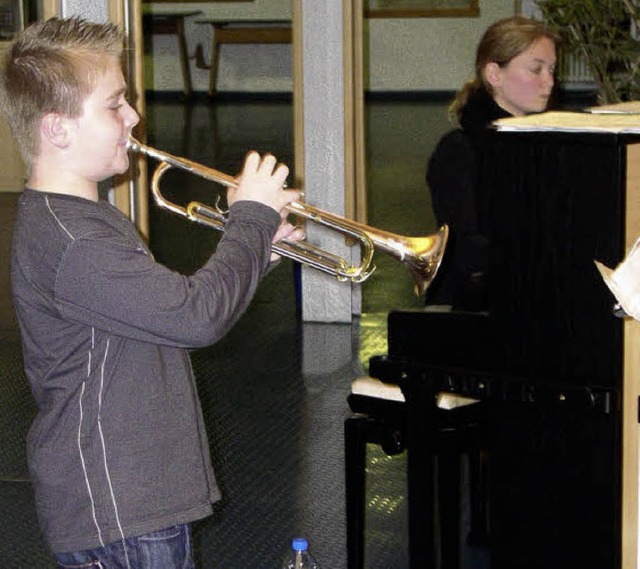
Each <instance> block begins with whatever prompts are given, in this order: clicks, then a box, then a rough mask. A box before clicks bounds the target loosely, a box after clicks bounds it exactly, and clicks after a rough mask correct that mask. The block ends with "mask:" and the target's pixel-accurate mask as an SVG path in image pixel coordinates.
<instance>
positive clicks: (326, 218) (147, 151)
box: [128, 137, 449, 296]
mask: <svg viewBox="0 0 640 569" xmlns="http://www.w3.org/2000/svg"><path fill="white" fill-rule="evenodd" d="M128 148H129V150H131V151H133V152H137V153H140V154H143V155H145V156H147V157H149V158H153V159H154V160H157V161H158V162H159V164H158V166H157V167H156V169H155V170H154V172H153V176H152V178H151V192H152V194H153V197H154V200H155V203H156V204H157V205H158V207H160V208H162V209H165V210H167V211H169V212H171V213H174V214H176V215H179V216H182V217H185V218H187V219H188V220H190V221H193V222H195V223H199V224H201V225H205V226H208V227H212V228H213V229H216V230H218V231H224V230H225V225H226V222H227V217H226V216H227V212H226V211H224V210H223V209H222V208H221V207H220V206H219V205H218V202H217V201H216V205H215V206H211V205H206V204H203V203H201V202H197V201H192V202H189V203H188V204H187V205H186V206H184V207H183V206H181V205H177V204H175V203H173V202H171V201H169V200H167V199H166V198H165V197H164V196H163V195H162V193H161V191H160V180H161V178H162V176H163V175H164V174H165V173H166V172H167V171H168V170H169V169H171V168H177V169H180V170H185V171H187V172H190V173H192V174H195V175H196V176H200V177H202V178H204V179H206V180H209V181H212V182H215V183H217V184H220V185H222V186H226V187H231V188H235V187H237V185H238V182H237V179H236V178H235V177H233V176H230V175H228V174H225V173H224V172H220V171H218V170H214V169H213V168H210V167H208V166H205V165H203V164H199V163H197V162H193V161H191V160H189V159H187V158H181V157H179V156H174V155H172V154H169V153H167V152H162V151H160V150H156V149H155V148H152V147H150V146H147V145H146V144H143V143H141V142H139V141H138V140H136V139H135V138H133V137H131V138H130V139H129V144H128ZM286 209H287V211H288V213H290V214H291V215H293V216H295V217H299V218H302V219H305V220H307V221H311V222H314V223H317V224H319V225H320V226H323V227H327V228H329V229H331V230H333V231H337V232H339V233H341V234H342V235H344V236H345V237H346V238H350V240H352V241H353V245H356V244H359V245H360V248H361V254H360V264H359V265H352V264H350V263H349V262H348V261H347V260H346V259H345V258H344V257H341V256H339V255H335V254H333V253H331V252H329V251H325V250H323V249H321V248H320V247H317V246H315V245H312V244H310V243H308V242H307V241H305V240H301V241H287V240H281V241H278V242H277V243H274V244H273V245H272V248H271V250H272V252H274V253H277V254H278V255H281V256H282V257H286V258H289V259H292V260H294V261H297V262H299V263H302V264H305V265H307V266H309V267H312V268H314V269H317V270H319V271H322V272H324V273H327V274H330V275H332V276H334V277H335V278H337V279H338V280H339V281H350V282H352V283H361V282H363V281H365V280H366V279H367V278H368V277H369V276H370V275H371V273H373V271H374V270H375V266H374V265H373V264H372V261H373V253H374V250H380V251H384V252H385V253H387V254H389V255H391V256H392V257H393V258H395V259H397V260H399V261H401V262H402V263H404V264H405V265H406V266H407V267H408V269H409V270H410V271H411V273H412V274H413V277H414V280H415V287H414V291H415V293H416V295H418V296H420V295H422V294H424V293H425V292H426V290H427V288H428V286H429V285H430V284H431V281H432V280H433V279H434V277H435V276H436V273H437V271H438V268H439V267H440V263H441V261H442V256H443V255H444V251H445V247H446V244H447V239H448V236H449V228H448V227H447V226H446V225H443V226H442V227H440V229H439V230H438V231H437V232H436V233H433V234H431V235H427V236H424V237H404V236H402V235H396V234H393V233H390V232H387V231H382V230H379V229H375V228H373V227H369V226H368V225H365V224H363V223H359V222H357V221H352V220H350V219H347V218H345V217H341V216H339V215H336V214H333V213H329V212H326V211H323V210H321V209H319V208H316V207H314V206H312V205H309V204H307V203H304V202H299V201H297V202H292V203H290V204H288V205H287V206H286Z"/></svg>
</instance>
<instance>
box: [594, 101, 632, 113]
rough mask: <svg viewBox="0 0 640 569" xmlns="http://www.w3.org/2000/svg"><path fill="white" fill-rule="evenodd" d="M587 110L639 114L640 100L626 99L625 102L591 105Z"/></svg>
mask: <svg viewBox="0 0 640 569" xmlns="http://www.w3.org/2000/svg"><path fill="white" fill-rule="evenodd" d="M587 111H589V112H590V113H601V114H605V113H612V114H637V113H640V101H626V102H624V103H613V104H612V105H600V106H597V107H589V108H588V109H587Z"/></svg>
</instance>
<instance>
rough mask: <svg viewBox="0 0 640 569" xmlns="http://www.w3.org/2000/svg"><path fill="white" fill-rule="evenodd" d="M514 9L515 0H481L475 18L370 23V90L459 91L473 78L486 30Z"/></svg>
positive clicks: (376, 21) (398, 20)
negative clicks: (479, 43) (480, 42)
mask: <svg viewBox="0 0 640 569" xmlns="http://www.w3.org/2000/svg"><path fill="white" fill-rule="evenodd" d="M514 11H515V5H514V2H513V0H481V1H480V16H479V17H477V18H410V19H381V18H373V19H370V20H368V37H367V38H366V39H367V42H366V44H365V45H368V46H369V51H368V57H367V60H368V65H369V70H368V81H367V88H368V90H371V91H451V90H456V89H458V88H459V87H460V86H461V85H462V84H463V83H464V82H465V81H466V80H467V79H469V78H470V77H471V76H472V74H473V61H474V58H475V51H476V46H477V45H478V41H479V40H480V36H481V35H482V33H483V32H484V30H485V29H486V28H487V26H489V24H491V23H492V22H494V21H495V20H498V19H499V18H502V17H505V16H510V15H512V14H513V13H514Z"/></svg>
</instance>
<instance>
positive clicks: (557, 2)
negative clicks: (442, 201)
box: [537, 0, 640, 104]
mask: <svg viewBox="0 0 640 569" xmlns="http://www.w3.org/2000/svg"><path fill="white" fill-rule="evenodd" d="M537 4H538V6H539V8H540V11H541V13H542V17H543V19H544V20H545V21H547V22H548V23H549V24H550V25H551V26H552V27H553V28H554V29H555V30H556V31H557V32H558V34H559V35H560V36H561V38H562V44H561V46H560V49H561V50H563V51H564V52H565V53H572V54H578V55H582V56H583V57H584V58H585V60H586V62H587V65H588V66H589V69H590V71H591V74H592V76H593V80H594V82H595V84H596V88H597V91H598V100H599V102H600V103H601V104H607V103H617V102H620V101H628V100H634V99H638V98H640V40H638V39H637V34H636V32H637V30H638V28H639V27H638V24H639V23H640V6H639V5H638V1H637V0H538V2H537Z"/></svg>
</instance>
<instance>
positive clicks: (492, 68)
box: [484, 61, 502, 87]
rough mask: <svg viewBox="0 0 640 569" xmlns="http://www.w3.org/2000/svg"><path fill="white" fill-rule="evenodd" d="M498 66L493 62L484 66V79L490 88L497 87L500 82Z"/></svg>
mask: <svg viewBox="0 0 640 569" xmlns="http://www.w3.org/2000/svg"><path fill="white" fill-rule="evenodd" d="M501 71H502V70H501V69H500V66H499V65H498V64H497V63H495V62H494V61H492V62H490V63H487V64H486V65H485V66H484V78H485V80H486V81H487V82H488V83H489V85H491V86H492V87H497V86H498V85H500V82H501V81H502V73H501Z"/></svg>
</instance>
